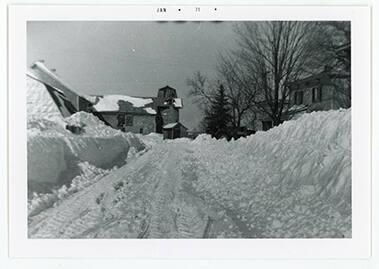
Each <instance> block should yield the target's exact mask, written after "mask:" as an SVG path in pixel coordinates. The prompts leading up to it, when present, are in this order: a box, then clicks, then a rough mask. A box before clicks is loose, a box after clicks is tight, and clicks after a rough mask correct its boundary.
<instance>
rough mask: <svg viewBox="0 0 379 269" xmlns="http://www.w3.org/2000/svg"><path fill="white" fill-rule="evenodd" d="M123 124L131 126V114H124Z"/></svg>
mask: <svg viewBox="0 0 379 269" xmlns="http://www.w3.org/2000/svg"><path fill="white" fill-rule="evenodd" d="M125 126H133V115H125Z"/></svg>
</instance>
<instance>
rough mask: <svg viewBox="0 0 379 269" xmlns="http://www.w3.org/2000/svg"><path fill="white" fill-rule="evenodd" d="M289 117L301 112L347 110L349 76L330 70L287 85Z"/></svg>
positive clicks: (349, 98) (349, 96) (348, 105)
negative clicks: (288, 91)
mask: <svg viewBox="0 0 379 269" xmlns="http://www.w3.org/2000/svg"><path fill="white" fill-rule="evenodd" d="M287 86H288V88H289V90H290V97H289V109H288V114H289V117H292V116H293V115H294V114H297V113H301V112H312V111H320V110H332V109H339V108H347V107H350V105H351V103H350V102H351V93H350V74H346V73H343V72H338V73H337V72H332V71H331V69H330V68H328V67H326V68H325V70H324V71H323V72H321V73H318V74H316V75H312V76H308V77H306V78H303V79H301V80H297V81H293V82H291V83H288V85H287Z"/></svg>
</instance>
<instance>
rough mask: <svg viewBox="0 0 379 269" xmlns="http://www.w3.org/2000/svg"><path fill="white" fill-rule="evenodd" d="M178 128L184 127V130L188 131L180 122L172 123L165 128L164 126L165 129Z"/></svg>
mask: <svg viewBox="0 0 379 269" xmlns="http://www.w3.org/2000/svg"><path fill="white" fill-rule="evenodd" d="M178 126H182V127H183V128H185V129H187V127H185V126H184V125H183V124H181V123H180V122H172V123H169V124H166V125H165V126H163V129H172V128H175V127H178Z"/></svg>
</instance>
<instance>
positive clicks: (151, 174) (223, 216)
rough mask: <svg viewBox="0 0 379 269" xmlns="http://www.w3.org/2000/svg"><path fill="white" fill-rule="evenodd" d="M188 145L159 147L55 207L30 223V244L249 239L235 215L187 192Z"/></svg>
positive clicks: (192, 165)
mask: <svg viewBox="0 0 379 269" xmlns="http://www.w3.org/2000/svg"><path fill="white" fill-rule="evenodd" d="M198 165H200V162H199V161H198V160H197V159H196V157H195V155H194V152H193V146H192V145H191V144H190V143H189V142H183V143H162V144H158V145H156V146H154V147H153V149H152V150H150V151H148V152H147V153H145V154H144V155H142V156H140V157H138V158H136V159H135V160H133V161H131V162H130V163H129V164H127V165H125V166H124V167H122V168H120V169H118V170H117V171H115V172H114V173H112V174H110V175H108V176H105V177H104V178H103V179H101V180H100V181H99V182H98V183H96V184H94V185H92V186H90V187H88V188H86V189H85V190H83V191H81V192H78V193H76V194H74V195H72V196H71V197H70V198H69V199H67V200H64V201H62V202H61V203H60V204H59V205H58V206H56V207H54V208H50V209H48V210H46V211H44V212H42V213H40V214H39V215H37V216H34V217H32V218H30V223H29V235H30V236H31V237H35V238H57V237H58V238H83V237H84V238H86V237H91V238H92V237H93V238H96V237H100V238H104V237H105V238H120V237H122V238H209V237H216V236H217V235H220V233H219V231H223V233H222V235H223V237H240V236H243V237H251V236H253V231H252V230H250V229H249V228H248V226H247V225H246V224H244V223H243V222H242V221H240V220H239V219H238V218H237V213H235V212H233V211H232V210H230V209H226V208H224V207H223V206H222V205H220V204H218V203H217V202H216V200H215V199H212V197H211V196H210V195H205V194H204V193H199V192H197V191H196V190H195V188H194V187H193V182H196V180H197V175H196V171H197V170H198V169H199V167H197V166H198Z"/></svg>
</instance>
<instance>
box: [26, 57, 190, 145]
mask: <svg viewBox="0 0 379 269" xmlns="http://www.w3.org/2000/svg"><path fill="white" fill-rule="evenodd" d="M27 75H28V76H29V77H30V78H32V79H35V80H37V81H39V82H41V83H43V84H44V85H45V87H46V90H47V91H48V92H49V94H50V96H51V98H52V99H53V101H54V103H55V104H56V105H57V107H58V109H59V111H60V112H61V114H62V116H63V117H69V116H71V115H72V114H74V113H76V112H78V111H85V112H90V113H93V114H94V115H95V116H97V117H98V118H99V119H100V120H102V121H103V122H104V123H105V124H107V125H109V126H111V127H113V128H115V129H119V130H121V131H124V132H132V133H140V134H149V133H153V132H156V133H163V132H164V126H167V125H168V124H176V123H179V110H180V109H182V108H183V101H182V99H181V98H178V96H177V92H176V90H175V89H174V88H172V87H170V86H168V85H167V86H165V87H163V88H160V89H158V93H157V96H154V97H136V96H128V95H116V94H110V95H83V94H79V93H78V92H77V91H74V90H73V89H72V87H70V86H69V85H67V84H66V83H65V82H63V81H62V80H61V79H60V78H59V77H58V76H57V74H56V73H55V72H54V71H52V70H50V69H49V68H47V67H46V65H45V64H44V63H43V62H42V61H38V62H36V63H34V64H33V65H32V66H31V68H30V69H29V70H28V72H27ZM179 126H181V127H180V128H181V129H183V128H185V127H184V126H183V125H182V124H181V123H179ZM176 128H178V127H175V128H174V129H175V130H176ZM184 134H185V132H183V131H181V132H179V136H178V133H177V132H176V131H175V137H182V136H183V135H184Z"/></svg>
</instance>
